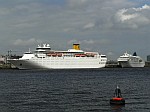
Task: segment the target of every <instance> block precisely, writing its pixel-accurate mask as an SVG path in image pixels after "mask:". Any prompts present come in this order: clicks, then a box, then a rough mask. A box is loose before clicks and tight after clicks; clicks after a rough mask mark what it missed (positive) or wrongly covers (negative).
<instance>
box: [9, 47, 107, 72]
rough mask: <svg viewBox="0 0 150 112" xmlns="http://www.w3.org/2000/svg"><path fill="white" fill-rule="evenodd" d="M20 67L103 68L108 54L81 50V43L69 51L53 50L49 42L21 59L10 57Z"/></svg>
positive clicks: (26, 53)
mask: <svg viewBox="0 0 150 112" xmlns="http://www.w3.org/2000/svg"><path fill="white" fill-rule="evenodd" d="M8 61H9V62H10V63H12V64H13V65H14V66H16V67H17V68H19V69H82V68H102V67H105V65H106V61H107V58H106V55H102V54H99V53H98V52H85V51H83V50H80V45H79V44H73V48H72V49H69V50H67V51H55V50H51V47H50V45H49V44H43V45H38V46H37V48H36V50H35V51H34V52H25V53H24V54H23V56H22V57H21V58H19V59H8Z"/></svg>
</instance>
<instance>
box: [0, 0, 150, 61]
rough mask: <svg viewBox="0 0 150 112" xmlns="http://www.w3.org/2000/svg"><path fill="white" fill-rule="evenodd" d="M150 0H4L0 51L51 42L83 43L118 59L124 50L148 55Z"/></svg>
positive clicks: (54, 45)
mask: <svg viewBox="0 0 150 112" xmlns="http://www.w3.org/2000/svg"><path fill="white" fill-rule="evenodd" d="M149 42H150V0H0V54H2V55H6V54H7V52H8V51H10V50H11V51H12V54H19V53H23V52H26V51H28V49H29V48H30V49H31V50H34V49H35V48H36V46H37V45H38V44H41V43H49V44H50V46H51V49H53V50H67V49H70V48H72V44H73V43H79V44H80V48H81V49H82V50H85V51H96V52H99V53H101V54H105V55H107V57H108V59H109V60H117V58H118V57H119V56H120V55H122V54H123V53H124V52H126V51H127V52H128V53H131V54H133V53H134V52H137V54H138V55H139V56H141V57H142V58H144V59H145V60H146V57H147V55H150V43H149Z"/></svg>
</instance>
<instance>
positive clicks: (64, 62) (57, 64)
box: [8, 57, 107, 69]
mask: <svg viewBox="0 0 150 112" xmlns="http://www.w3.org/2000/svg"><path fill="white" fill-rule="evenodd" d="M8 61H9V62H10V63H12V64H13V65H14V66H16V67H17V68H19V69H83V68H103V67H105V65H106V61H107V59H106V60H105V61H101V59H100V58H91V57H89V58H86V57H78V58H77V57H76V58H71V57H70V58H66V57H55V58H54V57H49V58H42V59H38V58H35V59H34V58H33V59H22V60H20V59H18V60H17V59H10V60H8Z"/></svg>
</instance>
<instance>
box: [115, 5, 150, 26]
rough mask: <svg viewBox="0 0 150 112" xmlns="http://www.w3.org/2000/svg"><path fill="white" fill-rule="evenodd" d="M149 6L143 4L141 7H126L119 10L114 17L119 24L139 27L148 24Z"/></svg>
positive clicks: (149, 19) (149, 17) (149, 18)
mask: <svg viewBox="0 0 150 112" xmlns="http://www.w3.org/2000/svg"><path fill="white" fill-rule="evenodd" d="M149 11H150V6H148V5H144V6H142V7H141V8H140V7H139V8H128V9H121V10H119V11H118V12H117V13H116V15H115V18H116V20H117V22H118V23H120V26H121V25H122V27H127V28H139V27H142V26H144V25H149V24H150V16H149Z"/></svg>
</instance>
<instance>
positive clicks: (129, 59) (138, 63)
mask: <svg viewBox="0 0 150 112" xmlns="http://www.w3.org/2000/svg"><path fill="white" fill-rule="evenodd" d="M117 61H118V62H119V65H120V66H121V67H144V66H145V61H144V60H143V59H142V58H141V57H140V56H137V54H136V52H135V53H134V54H133V55H131V54H128V53H127V52H126V53H124V54H123V55H122V56H120V57H119V58H118V59H117Z"/></svg>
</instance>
